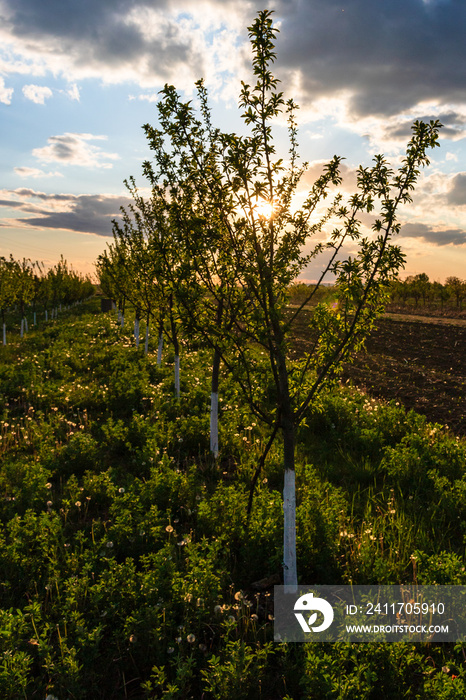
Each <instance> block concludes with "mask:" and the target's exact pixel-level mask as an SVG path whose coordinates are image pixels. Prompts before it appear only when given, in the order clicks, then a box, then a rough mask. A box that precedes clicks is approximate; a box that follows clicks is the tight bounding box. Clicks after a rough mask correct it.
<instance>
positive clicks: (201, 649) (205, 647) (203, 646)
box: [199, 644, 207, 651]
mask: <svg viewBox="0 0 466 700" xmlns="http://www.w3.org/2000/svg"><path fill="white" fill-rule="evenodd" d="M199 649H200V651H207V646H206V645H205V644H199Z"/></svg>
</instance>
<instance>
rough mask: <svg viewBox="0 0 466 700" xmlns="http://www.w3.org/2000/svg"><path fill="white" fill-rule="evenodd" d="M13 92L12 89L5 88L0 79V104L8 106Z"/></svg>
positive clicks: (2, 80) (3, 82)
mask: <svg viewBox="0 0 466 700" xmlns="http://www.w3.org/2000/svg"><path fill="white" fill-rule="evenodd" d="M13 92H14V90H13V88H7V87H5V81H4V79H3V78H0V102H3V104H5V105H10V104H11V98H12V95H13Z"/></svg>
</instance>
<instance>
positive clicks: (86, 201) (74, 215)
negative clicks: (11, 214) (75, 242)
mask: <svg viewBox="0 0 466 700" xmlns="http://www.w3.org/2000/svg"><path fill="white" fill-rule="evenodd" d="M8 194H14V195H16V196H20V197H23V198H26V199H22V200H18V199H15V198H10V199H2V200H0V206H4V207H8V208H10V209H16V210H17V211H20V212H23V213H28V214H29V213H30V214H33V215H34V216H30V217H24V218H19V219H16V220H15V221H18V222H20V223H21V224H23V225H25V226H30V227H33V228H41V229H42V228H50V229H65V230H67V231H76V232H78V233H91V234H95V235H96V236H111V235H112V219H119V218H120V207H121V206H127V205H128V204H129V203H130V199H129V198H128V197H115V196H110V195H107V196H106V195H63V194H57V195H46V194H44V193H42V192H34V190H15V191H14V192H11V193H8ZM36 198H38V199H39V200H41V201H42V202H43V205H42V207H41V206H38V205H37V204H34V202H33V201H31V199H36ZM44 205H45V206H44ZM63 205H65V206H63ZM60 206H61V207H62V208H61V210H60ZM65 207H66V208H65ZM4 225H8V226H11V221H9V222H8V223H7V224H4Z"/></svg>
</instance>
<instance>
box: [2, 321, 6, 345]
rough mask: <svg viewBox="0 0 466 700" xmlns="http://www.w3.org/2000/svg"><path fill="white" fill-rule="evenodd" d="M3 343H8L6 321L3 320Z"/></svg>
mask: <svg viewBox="0 0 466 700" xmlns="http://www.w3.org/2000/svg"><path fill="white" fill-rule="evenodd" d="M3 345H6V323H5V321H3Z"/></svg>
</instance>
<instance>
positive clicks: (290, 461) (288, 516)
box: [282, 423, 298, 588]
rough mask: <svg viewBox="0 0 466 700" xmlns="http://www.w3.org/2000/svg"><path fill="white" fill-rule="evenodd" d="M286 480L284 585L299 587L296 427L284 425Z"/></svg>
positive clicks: (284, 491) (284, 497) (284, 495)
mask: <svg viewBox="0 0 466 700" xmlns="http://www.w3.org/2000/svg"><path fill="white" fill-rule="evenodd" d="M282 434H283V457H284V460H283V461H284V467H285V479H284V488H283V583H284V585H285V586H293V587H295V588H297V586H298V572H297V565H296V486H295V465H294V448H295V438H294V427H293V424H292V423H291V425H289V426H285V425H284V424H282Z"/></svg>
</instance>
